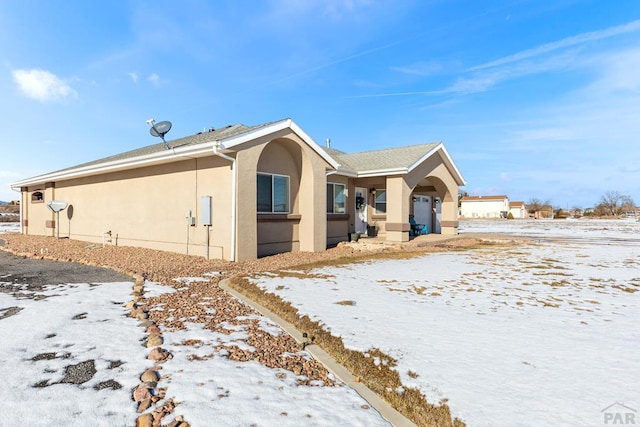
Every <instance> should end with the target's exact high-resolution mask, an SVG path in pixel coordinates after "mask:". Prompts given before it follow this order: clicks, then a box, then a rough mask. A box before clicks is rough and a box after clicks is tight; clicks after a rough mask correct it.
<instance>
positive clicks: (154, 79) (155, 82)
mask: <svg viewBox="0 0 640 427" xmlns="http://www.w3.org/2000/svg"><path fill="white" fill-rule="evenodd" d="M147 80H149V81H150V82H151V83H152V84H153V85H154V86H159V85H160V83H161V81H160V76H159V75H158V74H156V73H152V74H149V77H147Z"/></svg>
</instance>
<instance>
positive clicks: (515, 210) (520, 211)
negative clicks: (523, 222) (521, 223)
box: [509, 202, 527, 219]
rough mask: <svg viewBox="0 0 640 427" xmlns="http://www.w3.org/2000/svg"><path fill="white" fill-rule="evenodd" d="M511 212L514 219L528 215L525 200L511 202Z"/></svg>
mask: <svg viewBox="0 0 640 427" xmlns="http://www.w3.org/2000/svg"><path fill="white" fill-rule="evenodd" d="M509 213H510V214H511V216H512V217H513V218H514V219H523V218H526V217H527V208H526V206H525V204H524V202H509Z"/></svg>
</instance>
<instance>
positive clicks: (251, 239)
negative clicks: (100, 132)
mask: <svg viewBox="0 0 640 427" xmlns="http://www.w3.org/2000/svg"><path fill="white" fill-rule="evenodd" d="M464 184H465V182H464V179H463V177H462V175H461V174H460V172H459V171H458V169H457V167H456V166H455V164H454V163H453V161H452V159H451V157H450V156H449V154H448V153H447V150H446V149H445V147H444V145H443V144H442V143H439V142H438V143H431V144H422V145H413V146H406V147H399V148H391V149H387V150H378V151H369V152H363V153H353V154H347V153H344V152H341V151H338V150H335V149H332V148H329V147H321V146H319V145H318V144H317V143H316V142H314V141H313V139H311V138H310V137H309V136H308V135H307V134H306V133H305V132H304V131H303V130H302V129H301V128H300V127H299V126H298V125H297V124H296V123H294V122H293V121H292V120H291V119H285V120H280V121H277V122H272V123H267V124H263V125H258V126H244V125H233V126H228V127H225V128H222V129H217V130H214V129H211V130H210V131H209V132H201V133H198V134H196V135H192V136H188V137H185V138H180V139H176V140H173V141H167V144H164V143H160V144H154V145H150V146H147V147H144V148H140V149H137V150H133V151H129V152H126V153H122V154H117V155H115V156H111V157H107V158H104V159H100V160H96V161H93V162H89V163H85V164H81V165H78V166H74V167H71V168H67V169H63V170H59V171H56V172H51V173H47V174H44V175H40V176H36V177H33V178H29V179H25V180H22V181H18V182H16V183H14V184H12V185H11V187H12V188H14V189H19V190H20V192H21V200H20V201H21V204H20V206H21V220H22V233H24V234H33V235H47V236H60V237H68V238H72V239H78V240H83V241H88V242H95V243H103V244H114V245H126V246H138V247H148V248H153V249H160V250H167V251H173V252H178V253H187V254H192V255H200V256H206V257H211V258H221V259H226V260H231V261H242V260H248V259H255V258H256V257H260V256H265V255H270V254H275V253H280V252H288V251H323V250H325V249H326V248H327V246H330V245H333V244H336V243H337V242H340V241H344V240H347V238H348V236H349V234H350V233H355V232H362V233H365V232H366V229H367V226H369V227H370V229H371V227H375V229H376V232H377V238H380V239H384V240H387V241H391V242H404V241H408V240H409V230H410V224H409V215H410V214H420V215H422V217H421V218H420V219H421V220H422V221H424V222H425V223H426V222H428V224H427V225H428V228H429V230H431V232H440V233H442V234H457V227H458V209H457V195H458V186H461V185H464ZM53 200H56V201H63V202H66V204H67V208H66V209H64V210H63V211H60V212H59V213H57V214H55V213H54V212H53V211H52V210H51V209H50V208H49V205H50V204H51V202H52V201H53ZM427 214H429V215H427ZM416 216H417V215H416ZM56 218H57V219H58V221H57V222H58V223H57V224H56Z"/></svg>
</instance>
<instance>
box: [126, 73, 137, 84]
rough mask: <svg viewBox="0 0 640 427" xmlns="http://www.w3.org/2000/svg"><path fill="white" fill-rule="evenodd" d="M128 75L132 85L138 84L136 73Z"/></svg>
mask: <svg viewBox="0 0 640 427" xmlns="http://www.w3.org/2000/svg"><path fill="white" fill-rule="evenodd" d="M128 74H129V77H131V80H132V81H133V82H134V83H138V73H136V72H131V73H128Z"/></svg>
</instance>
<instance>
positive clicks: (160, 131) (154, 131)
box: [147, 119, 171, 148]
mask: <svg viewBox="0 0 640 427" xmlns="http://www.w3.org/2000/svg"><path fill="white" fill-rule="evenodd" d="M147 124H148V125H149V126H151V129H149V133H151V136H158V137H160V139H162V142H164V145H166V146H167V148H171V147H169V144H167V141H165V140H164V136H165V135H166V134H167V133H168V132H169V131H170V130H171V122H169V121H166V120H165V121H162V122H159V123H156V121H155V120H154V119H149V120H147Z"/></svg>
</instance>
